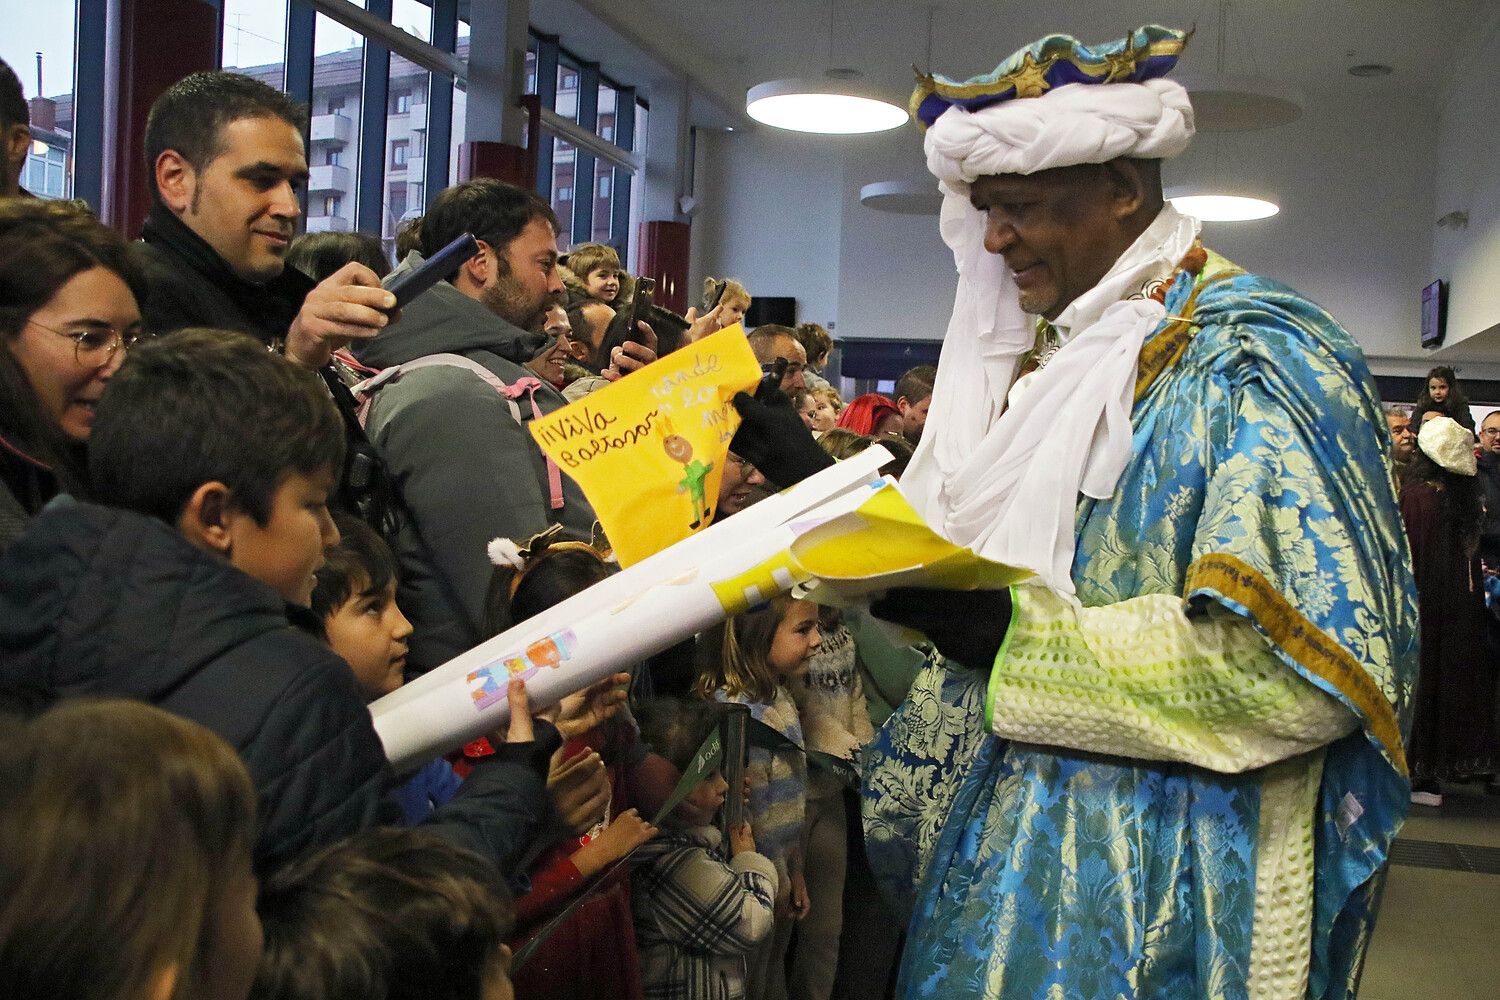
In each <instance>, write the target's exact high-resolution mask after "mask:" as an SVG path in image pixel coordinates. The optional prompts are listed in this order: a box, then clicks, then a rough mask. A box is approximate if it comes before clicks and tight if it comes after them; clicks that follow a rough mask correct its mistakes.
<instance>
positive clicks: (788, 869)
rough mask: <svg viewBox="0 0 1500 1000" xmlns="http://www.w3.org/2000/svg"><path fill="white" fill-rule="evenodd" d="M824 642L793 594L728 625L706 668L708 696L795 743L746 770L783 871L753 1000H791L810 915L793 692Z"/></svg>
mask: <svg viewBox="0 0 1500 1000" xmlns="http://www.w3.org/2000/svg"><path fill="white" fill-rule="evenodd" d="M821 642H822V635H821V633H820V632H819V625H818V606H817V605H816V604H813V603H810V602H808V601H800V600H796V599H794V598H792V597H791V596H789V595H782V596H779V597H775V598H772V599H771V600H770V601H768V602H767V603H765V604H763V605H761V606H760V607H758V608H755V609H753V610H751V611H748V612H745V613H744V614H741V615H736V616H735V617H734V618H733V619H731V620H730V621H729V622H728V623H726V625H725V626H724V629H723V643H722V646H721V649H720V656H719V658H718V659H717V660H716V661H714V660H711V661H710V662H709V663H707V664H706V665H705V667H704V670H703V672H702V673H701V674H700V675H699V677H698V681H697V684H696V687H695V690H696V693H697V694H698V695H699V696H701V697H704V698H709V699H713V700H716V701H721V702H733V703H737V704H744V705H749V706H750V715H751V717H752V718H753V719H755V720H757V721H759V722H762V723H764V724H765V725H766V726H768V727H770V728H771V729H773V730H775V731H776V732H777V733H778V734H779V735H780V736H781V737H782V738H783V739H784V740H785V741H786V743H787V744H789V745H787V746H783V747H781V748H778V749H766V748H764V747H759V746H753V745H752V747H751V750H750V756H749V761H748V766H747V768H746V773H747V775H748V777H749V779H750V808H749V810H748V815H749V819H750V825H751V828H752V830H753V831H754V834H755V843H756V844H757V845H758V846H759V848H760V850H761V852H762V853H764V854H765V855H766V856H767V857H769V858H770V859H771V861H772V862H773V863H774V864H775V865H776V874H777V881H778V892H777V897H776V928H775V932H774V933H773V934H772V935H771V936H770V937H769V938H767V939H766V941H765V942H764V943H763V944H762V945H761V946H760V948H759V949H757V951H756V953H755V954H754V955H752V956H751V960H750V981H749V990H748V993H747V996H749V997H750V998H751V1000H784V998H785V997H786V996H787V981H786V973H785V963H786V952H787V946H788V944H789V943H790V941H791V937H792V928H793V925H794V923H795V922H796V921H798V920H801V919H802V918H803V917H805V916H807V914H808V910H809V902H808V896H807V884H806V880H805V879H804V877H803V859H804V851H805V844H804V819H805V814H806V809H807V787H808V786H807V758H806V755H805V754H804V753H803V747H804V745H805V744H804V742H803V735H802V722H801V719H800V717H799V715H798V711H797V704H796V702H795V701H794V700H793V698H792V693H791V686H792V685H794V684H795V683H797V681H798V678H799V677H800V675H801V674H802V673H803V672H804V671H805V670H806V668H807V661H808V660H809V659H810V658H811V657H812V655H813V653H814V652H816V651H817V649H818V646H819V644H820V643H821ZM753 743H754V738H753V737H752V744H753Z"/></svg>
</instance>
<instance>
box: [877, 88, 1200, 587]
mask: <svg viewBox="0 0 1500 1000" xmlns="http://www.w3.org/2000/svg"><path fill="white" fill-rule="evenodd" d="M1192 135H1193V109H1192V105H1191V104H1190V103H1189V101H1188V96H1187V92H1186V91H1185V90H1184V89H1183V88H1182V86H1181V85H1179V84H1177V83H1174V82H1172V81H1170V80H1164V79H1156V80H1148V81H1146V82H1145V83H1113V84H1098V85H1089V84H1069V85H1066V86H1062V87H1058V88H1056V89H1055V90H1051V91H1048V92H1047V93H1045V94H1043V95H1042V96H1040V97H1032V98H1024V99H1019V100H1011V101H1005V102H1002V103H999V104H994V105H991V106H989V107H987V108H983V109H981V110H978V111H973V112H971V111H967V110H964V109H963V108H961V107H951V108H949V109H948V110H947V111H945V112H944V113H943V114H942V115H941V116H939V117H938V119H937V121H935V122H934V123H933V125H932V127H931V128H930V129H928V131H927V137H926V150H927V166H928V169H929V170H931V171H932V173H933V174H934V175H935V176H936V177H937V178H938V180H939V182H940V183H939V189H940V190H941V191H942V193H943V195H944V197H943V209H942V217H941V222H940V225H941V230H942V235H943V240H944V242H945V243H947V244H948V246H949V247H950V248H951V249H952V250H953V260H954V264H955V265H956V266H957V268H958V291H957V294H956V295H955V297H954V302H953V316H952V318H951V319H950V320H949V322H948V331H947V334H946V335H945V337H944V341H943V351H942V358H941V361H940V363H939V365H938V375H937V382H936V385H935V386H934V387H933V394H932V407H931V410H930V412H929V414H928V417H927V425H926V429H925V430H924V431H923V434H922V441H921V444H920V445H919V446H918V447H917V452H916V455H915V456H914V457H913V458H912V462H911V466H910V468H909V469H908V470H907V473H906V475H905V476H904V477H903V478H902V480H901V486H902V489H903V491H904V492H905V493H906V494H907V496H908V497H909V498H910V500H911V502H912V503H913V505H914V506H915V507H916V508H917V510H918V511H919V512H920V513H921V514H922V515H923V516H924V517H925V518H926V519H927V521H928V523H929V524H932V525H933V526H934V527H936V528H937V529H938V530H939V531H941V532H942V533H944V534H945V535H946V536H947V537H948V538H949V539H951V540H952V541H954V542H955V543H957V544H960V545H966V546H969V547H970V548H973V549H974V550H975V551H977V552H979V553H980V554H981V555H984V556H987V557H989V558H991V559H994V560H996V561H998V562H1003V563H1006V564H1009V565H1013V566H1024V567H1026V568H1028V569H1031V570H1032V571H1034V572H1035V573H1037V575H1038V576H1039V577H1040V578H1041V580H1042V581H1043V582H1045V583H1046V584H1047V585H1048V586H1050V587H1052V588H1053V589H1054V590H1057V591H1058V592H1059V593H1063V594H1067V595H1072V594H1073V581H1072V564H1073V554H1074V512H1075V509H1076V507H1077V503H1078V497H1079V495H1080V494H1086V495H1088V496H1091V497H1097V498H1104V497H1108V496H1110V495H1111V494H1113V492H1114V488H1115V484H1116V483H1117V482H1118V481H1119V477H1120V473H1121V472H1122V471H1124V468H1125V465H1126V463H1127V462H1128V460H1129V458H1130V449H1131V427H1130V409H1131V405H1132V402H1133V394H1134V388H1135V376H1136V369H1137V363H1138V359H1139V356H1140V350H1141V345H1142V344H1143V343H1144V342H1145V339H1146V337H1147V336H1149V335H1150V333H1151V332H1152V331H1153V330H1155V329H1156V328H1157V327H1158V326H1160V325H1161V322H1162V319H1163V317H1164V316H1165V309H1164V308H1163V307H1162V306H1161V305H1160V304H1159V303H1157V302H1154V301H1151V300H1149V299H1134V300H1129V299H1128V298H1127V297H1128V296H1131V295H1133V294H1135V293H1137V292H1139V291H1140V288H1141V286H1142V285H1143V284H1145V283H1146V282H1148V281H1151V280H1155V279H1161V278H1165V277H1167V275H1168V274H1170V273H1171V271H1172V269H1173V268H1174V267H1175V266H1176V264H1177V263H1178V262H1179V261H1180V260H1181V259H1182V257H1183V256H1184V255H1185V254H1186V253H1187V252H1188V250H1189V249H1190V248H1191V247H1192V245H1193V242H1194V240H1196V239H1197V236H1198V231H1199V224H1198V222H1197V220H1196V219H1192V218H1189V217H1187V216H1184V215H1182V214H1180V213H1178V212H1177V211H1176V210H1175V209H1173V208H1172V207H1171V205H1167V206H1165V207H1164V208H1163V209H1162V212H1161V214H1160V215H1159V216H1158V217H1157V218H1156V220H1155V221H1154V222H1153V223H1152V224H1151V226H1150V227H1149V228H1148V229H1147V230H1146V231H1145V232H1144V233H1142V234H1141V236H1140V237H1139V238H1138V239H1137V240H1136V242H1135V243H1134V244H1132V245H1131V247H1130V248H1129V249H1127V250H1126V251H1125V253H1123V254H1122V255H1121V256H1120V258H1119V259H1118V260H1117V261H1116V262H1115V264H1114V266H1113V267H1112V268H1111V269H1110V271H1109V272H1108V274H1106V275H1105V277H1104V278H1103V279H1102V280H1101V281H1100V282H1099V283H1098V284H1097V285H1095V286H1094V288H1092V289H1091V290H1090V291H1088V292H1086V293H1084V294H1083V295H1081V296H1079V297H1078V299H1076V300H1075V301H1074V302H1072V303H1071V304H1070V305H1069V306H1068V307H1067V308H1065V309H1064V310H1063V312H1062V313H1061V314H1060V315H1059V316H1058V317H1057V319H1056V320H1055V321H1054V323H1053V325H1054V326H1055V327H1056V328H1057V330H1058V332H1059V334H1060V335H1061V336H1062V337H1063V338H1064V341H1065V343H1064V346H1063V347H1062V349H1061V350H1059V351H1058V352H1057V354H1056V355H1055V356H1054V357H1053V358H1052V359H1051V361H1050V362H1049V363H1048V364H1047V366H1046V367H1045V368H1043V369H1042V370H1041V371H1039V372H1036V373H1035V374H1034V375H1032V376H1029V377H1028V378H1027V379H1025V380H1023V383H1024V384H1023V385H1021V386H1017V387H1016V388H1017V391H1016V392H1014V393H1011V387H1012V383H1013V382H1014V381H1015V376H1016V370H1017V368H1018V367H1019V364H1020V360H1021V357H1022V356H1023V355H1024V354H1025V353H1026V352H1027V351H1029V350H1031V348H1032V347H1033V346H1034V344H1035V340H1036V333H1035V324H1034V318H1032V317H1028V316H1027V315H1026V314H1025V313H1023V312H1022V311H1021V306H1020V302H1019V298H1018V292H1017V289H1016V285H1015V280H1014V278H1013V276H1012V275H1011V273H1010V270H1009V268H1007V267H1006V265H1005V261H1004V260H1003V259H1002V258H1001V257H1000V256H998V255H996V254H991V253H989V252H988V251H986V250H985V248H984V233H985V216H984V213H982V212H980V211H979V210H978V209H976V208H974V207H973V205H972V204H970V202H969V185H970V183H972V182H973V181H974V180H975V179H976V178H978V177H982V176H987V175H991V174H1030V173H1035V172H1037V171H1040V170H1047V169H1051V168H1054V167H1065V166H1076V165H1078V164H1082V163H1103V162H1107V161H1109V160H1112V159H1115V158H1117V157H1121V156H1130V157H1138V158H1149V159H1157V158H1166V157H1171V156H1176V155H1177V154H1178V153H1181V152H1182V151H1183V150H1184V149H1186V148H1187V144H1188V141H1189V140H1190V139H1191V138H1192ZM1007 395H1009V396H1010V400H1009V405H1008V406H1007Z"/></svg>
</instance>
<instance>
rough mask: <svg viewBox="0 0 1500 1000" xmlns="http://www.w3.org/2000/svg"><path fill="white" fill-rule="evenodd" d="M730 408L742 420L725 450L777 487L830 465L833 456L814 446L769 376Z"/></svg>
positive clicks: (742, 394)
mask: <svg viewBox="0 0 1500 1000" xmlns="http://www.w3.org/2000/svg"><path fill="white" fill-rule="evenodd" d="M778 379H779V377H778ZM734 408H735V409H736V410H739V411H740V419H741V421H742V423H741V424H740V429H739V430H738V431H736V432H735V435H734V440H733V441H731V442H730V443H729V450H730V451H732V452H734V453H735V454H736V455H738V456H740V457H741V458H743V459H744V460H745V461H747V462H749V463H750V464H751V465H753V466H755V467H756V468H757V469H759V470H760V471H761V472H762V473H764V474H765V477H766V478H767V479H769V480H770V481H771V482H773V483H775V484H776V485H777V486H779V487H780V488H782V489H786V488H788V487H790V486H795V485H797V484H798V483H800V482H802V480H804V479H806V478H807V477H808V476H811V475H812V474H813V473H815V472H822V471H823V470H824V469H826V468H828V467H829V466H830V465H832V464H833V457H832V456H830V455H829V454H828V453H827V452H826V451H824V450H823V449H822V448H820V447H819V446H818V442H817V440H816V439H815V438H814V437H813V436H812V431H810V430H808V429H807V425H806V424H804V423H803V422H802V417H801V416H799V415H798V414H797V410H796V408H795V407H794V406H792V401H791V398H790V397H788V396H787V394H786V393H784V392H782V391H781V390H780V389H779V388H778V387H777V385H776V383H775V382H773V381H772V380H771V379H769V378H766V379H762V380H761V384H760V387H759V388H757V389H756V390H755V395H753V396H752V395H750V394H749V393H748V392H742V393H740V394H739V395H737V396H735V397H734Z"/></svg>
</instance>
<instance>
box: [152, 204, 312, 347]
mask: <svg viewBox="0 0 1500 1000" xmlns="http://www.w3.org/2000/svg"><path fill="white" fill-rule="evenodd" d="M130 253H131V258H132V259H133V260H134V261H135V262H136V263H137V265H138V266H139V267H140V268H141V270H142V271H143V272H144V273H145V276H146V289H147V290H146V298H145V300H144V301H143V302H141V304H140V305H141V318H142V319H143V320H144V321H145V327H146V330H147V331H148V332H149V333H152V334H163V333H171V332H172V331H173V330H181V329H183V328H184V327H190V326H212V327H220V328H222V329H226V330H239V331H241V332H243V333H248V334H250V335H251V336H253V337H255V338H257V339H258V340H260V341H262V342H263V343H265V344H268V345H269V344H272V343H275V342H277V341H279V340H281V339H282V338H284V337H285V336H286V331H287V328H288V327H290V326H291V325H292V320H294V319H296V318H297V312H298V310H300V309H301V308H302V300H303V299H305V298H307V293H308V292H310V291H312V290H313V288H314V287H315V283H314V282H313V280H312V279H311V278H309V277H308V276H307V275H305V274H303V273H302V272H301V271H298V270H297V269H296V268H294V267H288V268H286V269H284V270H283V271H282V272H281V274H280V275H278V276H277V277H275V278H273V279H272V280H271V281H268V282H266V283H265V284H263V285H257V284H253V283H251V282H248V281H245V280H244V279H243V278H241V277H239V276H238V275H237V274H235V273H234V271H232V270H231V269H230V267H229V265H228V264H226V263H224V258H222V257H220V256H219V254H218V251H216V250H215V249H214V248H213V247H211V246H209V245H208V243H207V242H206V241H205V240H204V239H203V238H202V237H201V236H199V235H198V234H197V233H195V232H193V231H192V230H191V229H189V228H188V227H187V225H186V224H185V223H183V222H182V220H180V219H178V218H177V216H175V215H173V214H172V213H171V212H170V211H168V210H167V209H166V208H164V207H163V206H161V205H155V206H153V207H152V209H151V214H150V215H148V216H147V217H146V224H145V226H144V227H143V228H142V230H141V240H140V242H138V243H132V244H131V245H130Z"/></svg>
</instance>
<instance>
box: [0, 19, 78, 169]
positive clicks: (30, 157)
mask: <svg viewBox="0 0 1500 1000" xmlns="http://www.w3.org/2000/svg"><path fill="white" fill-rule="evenodd" d="M74 20H75V18H74V7H73V4H72V3H56V4H51V3H48V4H36V3H27V4H16V5H14V6H13V7H11V8H10V9H7V10H6V12H5V14H4V16H3V17H0V24H3V25H4V27H3V28H0V59H4V60H5V61H6V63H8V64H9V65H10V68H11V69H13V70H15V73H16V76H17V77H18V78H19V79H20V81H21V89H22V91H23V92H24V93H25V94H26V97H27V103H28V106H29V108H28V110H29V111H30V113H31V149H30V150H29V151H28V152H27V155H26V165H25V166H24V167H23V168H22V170H21V186H22V187H23V188H25V189H26V190H27V191H30V192H31V193H32V194H35V195H40V196H41V197H43V198H71V197H73V70H74V63H75V49H74V40H73V29H74Z"/></svg>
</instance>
